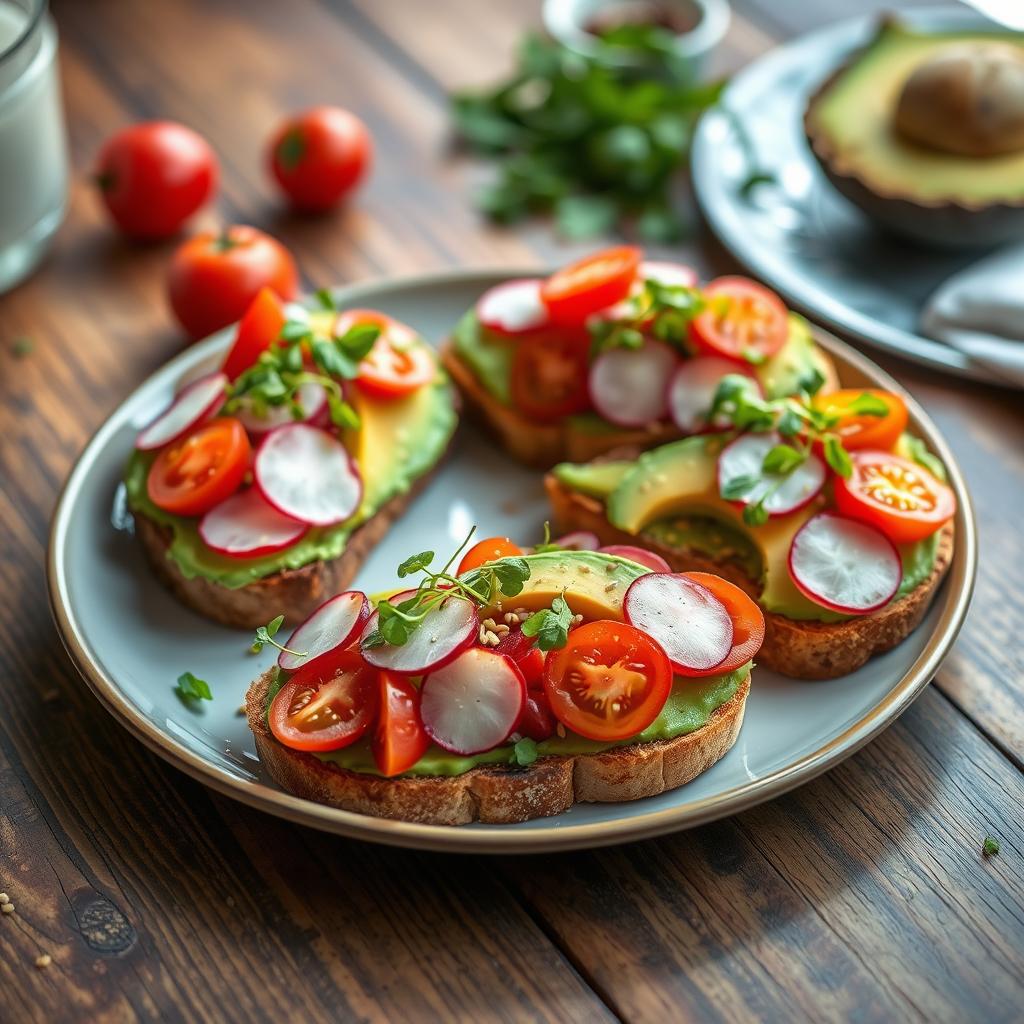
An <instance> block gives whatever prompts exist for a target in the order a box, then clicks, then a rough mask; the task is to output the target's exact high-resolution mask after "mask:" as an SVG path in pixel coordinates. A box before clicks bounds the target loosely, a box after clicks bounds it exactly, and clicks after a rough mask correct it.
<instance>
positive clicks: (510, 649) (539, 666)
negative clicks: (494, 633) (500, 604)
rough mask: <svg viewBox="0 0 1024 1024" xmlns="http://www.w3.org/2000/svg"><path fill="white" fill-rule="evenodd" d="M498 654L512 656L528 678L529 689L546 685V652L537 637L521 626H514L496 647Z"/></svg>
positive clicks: (525, 677)
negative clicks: (538, 642) (527, 633)
mask: <svg viewBox="0 0 1024 1024" xmlns="http://www.w3.org/2000/svg"><path fill="white" fill-rule="evenodd" d="M494 650H495V651H496V652H497V653H498V654H504V655H505V657H506V658H511V659H512V660H513V661H514V662H515V663H516V665H517V666H518V667H519V671H520V672H522V673H523V678H524V679H525V680H526V688H527V689H528V690H537V689H541V688H542V687H543V686H544V652H543V651H542V650H541V649H540V648H539V647H537V638H536V637H532V636H527V635H526V634H525V633H524V632H523V630H522V628H521V627H520V626H513V627H512V628H511V629H510V630H509V631H508V632H507V633H506V634H505V635H504V636H503V637H502V638H501V640H499V641H498V646H497V647H495V648H494Z"/></svg>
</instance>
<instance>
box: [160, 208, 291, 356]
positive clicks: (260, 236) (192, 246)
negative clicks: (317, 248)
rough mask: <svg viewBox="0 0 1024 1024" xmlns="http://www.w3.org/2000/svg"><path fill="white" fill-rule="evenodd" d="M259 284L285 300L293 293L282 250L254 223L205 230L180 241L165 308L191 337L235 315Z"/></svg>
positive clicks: (288, 264) (232, 319)
mask: <svg viewBox="0 0 1024 1024" xmlns="http://www.w3.org/2000/svg"><path fill="white" fill-rule="evenodd" d="M264 286H266V287H268V288H270V289H271V290H272V291H274V292H275V293H276V294H277V295H278V297H279V298H282V299H284V300H285V301H288V300H289V299H294V298H295V296H296V295H297V294H298V291H299V274H298V271H297V270H296V269H295V261H294V260H293V259H292V257H291V254H290V253H289V252H288V250H287V249H285V247H284V246H283V245H281V243H280V242H278V241H277V240H276V239H273V238H271V237H270V235H267V234H264V233H263V232H262V231H260V230H258V229H257V228H251V227H245V226H242V225H236V226H235V227H230V228H225V229H224V230H223V231H222V232H221V233H220V234H216V233H215V232H212V231H205V232H203V233H202V234H199V235H196V236H195V237H194V238H190V239H189V240H188V241H187V242H184V243H182V245H180V246H179V247H178V250H177V251H176V252H175V254H174V256H173V257H172V259H171V267H170V272H169V278H168V290H169V294H170V299H171V308H172V309H173V310H174V315H175V316H176V317H177V318H178V321H179V322H180V323H181V326H182V327H184V328H185V330H186V331H188V333H189V334H190V335H191V336H192V337H193V338H202V337H205V336H206V335H207V334H212V333H213V332H214V331H216V330H219V329H220V328H221V327H225V326H226V325H227V324H230V323H234V322H235V321H236V320H238V319H240V318H241V317H242V315H243V314H244V313H245V311H246V310H247V309H248V308H249V306H250V305H251V304H252V301H253V299H255V298H256V295H257V293H258V292H259V290H260V289H261V288H263V287H264Z"/></svg>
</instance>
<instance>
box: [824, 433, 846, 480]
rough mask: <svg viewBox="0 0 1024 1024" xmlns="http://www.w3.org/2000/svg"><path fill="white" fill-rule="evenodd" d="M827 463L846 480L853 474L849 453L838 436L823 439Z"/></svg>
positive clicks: (829, 435)
mask: <svg viewBox="0 0 1024 1024" xmlns="http://www.w3.org/2000/svg"><path fill="white" fill-rule="evenodd" d="M823 444H824V448H825V461H826V462H827V463H828V464H829V465H830V466H831V467H832V468H833V469H834V470H835V471H836V472H837V473H838V474H839V475H840V476H841V477H842V478H843V479H844V480H845V479H848V478H849V476H850V474H851V473H852V472H853V462H852V461H851V459H850V455H849V452H847V450H846V449H845V448H844V447H843V442H842V441H841V440H840V439H839V435H838V434H826V435H825V437H824V438H823Z"/></svg>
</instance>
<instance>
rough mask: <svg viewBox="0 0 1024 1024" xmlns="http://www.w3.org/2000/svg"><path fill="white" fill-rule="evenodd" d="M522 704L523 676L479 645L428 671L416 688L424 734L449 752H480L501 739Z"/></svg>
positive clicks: (512, 723)
mask: <svg viewBox="0 0 1024 1024" xmlns="http://www.w3.org/2000/svg"><path fill="white" fill-rule="evenodd" d="M525 706H526V681H525V680H524V679H523V674H522V672H520V671H519V669H518V668H517V667H516V665H515V664H514V662H513V661H512V660H511V659H510V658H506V657H505V656H504V655H502V654H498V653H496V652H495V651H491V650H487V649H486V648H483V647H471V648H469V649H468V650H466V651H463V652H462V653H461V654H460V655H459V656H458V657H457V658H456V659H455V660H454V661H453V662H451V663H450V664H448V665H445V666H444V667H443V668H440V669H436V670H435V671H433V672H431V673H430V675H428V676H427V677H426V678H425V679H424V680H423V687H422V689H421V690H420V717H421V718H422V720H423V728H424V729H426V730H427V733H428V734H429V736H430V738H431V739H432V740H433V741H434V742H435V743H436V744H437V745H438V746H439V747H442V748H443V749H444V750H448V751H451V752H452V753H453V754H463V755H470V754H482V753H483V752H484V751H485V750H493V749H494V748H495V747H497V746H499V745H500V744H502V743H504V742H505V740H507V739H508V737H509V734H510V733H511V732H512V730H513V729H514V728H515V727H516V722H518V721H519V716H520V715H522V713H523V709H524V707H525Z"/></svg>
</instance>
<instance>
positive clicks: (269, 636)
mask: <svg viewBox="0 0 1024 1024" xmlns="http://www.w3.org/2000/svg"><path fill="white" fill-rule="evenodd" d="M283 622H284V616H283V615H278V616H277V618H274V619H271V620H270V621H269V622H268V623H267V624H266V625H265V626H259V627H257V629H256V635H255V636H254V637H253V641H252V644H251V645H250V648H249V649H250V650H251V651H252V652H253V654H258V653H259V652H260V651H262V650H263V648H264V647H266V646H267V645H268V644H270V645H271V646H272V647H276V648H277V649H278V650H279V651H287V653H288V654H293V655H295V657H296V658H304V657H305V656H306V652H305V651H293V650H292V649H291V648H289V647H285V646H284V645H283V644H279V643H278V642H277V641H276V640H275V639H274V637H275V636H277V633H278V630H279V629H280V628H281V624H282V623H283Z"/></svg>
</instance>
